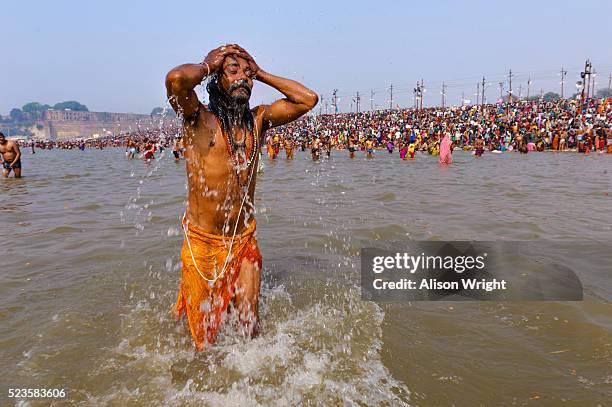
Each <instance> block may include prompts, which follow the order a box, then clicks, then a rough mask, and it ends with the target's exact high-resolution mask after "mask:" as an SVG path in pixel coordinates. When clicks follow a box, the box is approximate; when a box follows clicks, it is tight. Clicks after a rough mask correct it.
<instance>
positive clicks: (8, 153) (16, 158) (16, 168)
mask: <svg viewBox="0 0 612 407" xmlns="http://www.w3.org/2000/svg"><path fill="white" fill-rule="evenodd" d="M0 156H1V157H2V160H0V161H2V175H3V176H4V178H8V176H9V174H10V173H11V171H13V172H14V173H15V178H21V151H20V150H19V144H17V142H16V141H13V140H7V139H6V137H5V136H4V134H3V133H2V132H0Z"/></svg>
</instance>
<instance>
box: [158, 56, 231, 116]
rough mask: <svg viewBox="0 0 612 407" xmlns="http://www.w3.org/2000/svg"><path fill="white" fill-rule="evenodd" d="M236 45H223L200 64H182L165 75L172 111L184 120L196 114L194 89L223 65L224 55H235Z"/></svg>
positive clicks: (196, 97)
mask: <svg viewBox="0 0 612 407" xmlns="http://www.w3.org/2000/svg"><path fill="white" fill-rule="evenodd" d="M238 52H240V51H239V49H237V48H236V45H224V46H221V47H219V48H216V49H214V50H212V51H210V52H209V53H208V55H207V56H206V58H205V59H204V61H202V63H200V64H183V65H179V66H177V67H176V68H173V69H172V70H171V71H170V72H168V74H167V75H166V92H167V96H168V100H169V101H170V105H171V106H172V108H173V109H174V111H175V112H176V113H177V114H179V115H182V116H183V117H184V118H190V117H192V116H193V115H194V114H196V113H197V111H198V108H199V106H200V101H199V100H198V95H197V94H196V92H195V87H196V86H198V85H199V84H200V83H202V81H203V80H204V78H205V77H206V76H208V75H210V74H212V73H214V72H216V71H217V70H219V68H220V67H221V65H222V64H223V59H224V58H225V56H226V55H230V54H237V53H238Z"/></svg>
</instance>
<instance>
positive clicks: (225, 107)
mask: <svg viewBox="0 0 612 407" xmlns="http://www.w3.org/2000/svg"><path fill="white" fill-rule="evenodd" d="M237 89H244V90H245V91H246V93H247V95H244V94H239V95H238V96H232V92H234V91H235V90H237ZM206 90H207V91H208V96H209V104H208V106H209V108H210V110H211V111H212V112H213V114H214V115H215V116H217V118H219V120H220V121H221V125H222V126H223V130H224V131H226V132H227V133H229V134H230V135H231V136H232V138H233V136H234V128H235V127H241V128H244V127H246V128H247V129H248V131H253V114H252V113H251V109H250V107H249V99H250V97H251V89H250V88H249V87H248V85H247V84H246V82H245V81H237V82H234V83H233V84H232V85H231V86H230V87H229V89H228V91H227V92H226V91H224V90H223V88H221V85H220V83H219V79H218V77H217V76H216V75H213V76H211V79H210V81H209V82H208V85H206Z"/></svg>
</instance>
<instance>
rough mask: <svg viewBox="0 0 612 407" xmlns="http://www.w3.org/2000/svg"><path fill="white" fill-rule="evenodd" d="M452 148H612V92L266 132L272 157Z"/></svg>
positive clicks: (136, 141)
mask: <svg viewBox="0 0 612 407" xmlns="http://www.w3.org/2000/svg"><path fill="white" fill-rule="evenodd" d="M581 107H582V108H581ZM445 139H446V140H447V142H445ZM18 146H20V147H21V148H30V149H31V152H32V153H35V152H36V150H37V149H43V150H52V149H65V150H85V149H104V148H109V147H121V148H125V155H126V157H127V158H131V159H133V158H141V159H144V160H152V159H154V158H155V157H156V153H159V152H162V151H163V150H164V149H167V148H171V149H172V153H173V155H174V158H175V159H176V160H180V159H181V158H183V157H184V151H185V148H184V146H183V144H182V140H181V138H180V130H179V128H178V127H166V128H164V129H148V130H140V131H137V132H130V133H122V134H119V135H114V136H107V137H100V138H97V139H86V140H85V139H77V140H53V141H52V140H21V141H19V142H18ZM456 148H459V149H463V150H473V151H474V154H475V155H476V156H480V155H482V154H483V153H484V152H485V151H490V152H496V153H499V152H504V151H518V152H522V153H528V152H531V151H577V152H582V153H589V152H591V151H598V152H608V153H612V98H608V99H589V100H588V101H586V102H584V103H581V102H580V101H579V100H573V99H561V100H557V101H548V102H537V101H524V100H521V101H517V102H514V103H503V104H502V103H499V104H490V105H470V106H454V107H446V108H442V107H431V108H424V109H412V108H409V109H396V110H376V111H366V112H359V113H339V114H326V115H311V116H305V117H303V118H301V119H299V120H297V121H294V122H292V123H290V124H287V125H285V126H282V127H279V128H276V129H275V130H274V131H271V132H269V133H268V135H267V137H266V149H267V153H268V156H269V157H270V158H271V159H275V158H277V157H279V155H280V151H281V150H285V153H286V157H287V158H288V159H291V158H293V156H294V151H295V150H296V149H300V150H302V151H305V150H309V151H310V153H311V155H312V158H313V160H318V159H319V158H320V157H321V156H323V155H327V156H330V155H331V152H332V151H333V150H347V151H348V155H349V157H351V158H352V157H355V153H356V152H357V151H362V152H363V153H364V154H365V155H366V156H367V157H369V158H371V157H373V156H374V152H375V151H376V150H383V151H387V152H388V153H394V152H395V151H397V152H398V153H399V157H400V158H401V159H407V160H409V159H413V158H414V156H415V154H416V153H417V152H425V153H427V154H430V155H433V156H438V155H444V157H441V158H440V160H441V161H444V162H447V163H448V162H450V160H452V159H450V158H449V154H450V152H452V151H453V149H456ZM447 150H450V151H447Z"/></svg>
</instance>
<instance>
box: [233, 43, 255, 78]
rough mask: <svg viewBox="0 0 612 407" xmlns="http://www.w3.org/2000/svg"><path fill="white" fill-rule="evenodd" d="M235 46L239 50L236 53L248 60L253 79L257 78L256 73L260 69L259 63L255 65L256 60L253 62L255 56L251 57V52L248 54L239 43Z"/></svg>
mask: <svg viewBox="0 0 612 407" xmlns="http://www.w3.org/2000/svg"><path fill="white" fill-rule="evenodd" d="M236 48H238V50H240V52H239V53H238V54H237V55H238V56H239V57H241V58H244V59H246V60H247V61H248V62H249V66H250V67H251V72H252V74H253V79H257V73H259V72H260V71H261V69H260V68H259V65H257V62H255V58H253V57H252V56H251V54H249V53H248V52H247V51H246V50H245V49H244V48H242V47H241V46H240V45H236Z"/></svg>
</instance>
